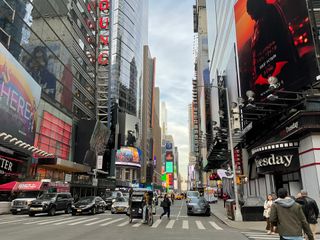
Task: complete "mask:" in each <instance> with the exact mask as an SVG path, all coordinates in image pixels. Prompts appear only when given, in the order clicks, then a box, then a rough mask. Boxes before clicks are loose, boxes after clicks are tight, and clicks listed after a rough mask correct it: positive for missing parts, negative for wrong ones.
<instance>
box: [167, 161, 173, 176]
mask: <svg viewBox="0 0 320 240" xmlns="http://www.w3.org/2000/svg"><path fill="white" fill-rule="evenodd" d="M166 172H167V173H173V162H166Z"/></svg>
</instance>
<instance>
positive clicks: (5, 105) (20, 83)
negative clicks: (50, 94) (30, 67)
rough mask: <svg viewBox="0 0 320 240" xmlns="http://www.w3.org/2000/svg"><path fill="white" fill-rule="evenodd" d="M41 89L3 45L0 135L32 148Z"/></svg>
mask: <svg viewBox="0 0 320 240" xmlns="http://www.w3.org/2000/svg"><path fill="white" fill-rule="evenodd" d="M40 96H41V87H40V85H39V84H37V83H36V82H35V81H34V80H33V78H32V77H31V76H30V75H29V74H28V73H27V72H26V71H25V69H24V68H23V67H22V66H21V65H20V64H19V63H18V62H17V60H16V59H15V58H14V57H13V56H12V55H11V54H10V53H9V52H8V50H7V49H6V48H5V47H4V46H3V45H2V44H0V109H1V117H0V126H1V127H0V131H1V132H6V133H9V134H10V135H12V136H13V137H14V138H17V139H19V140H21V141H24V142H26V143H28V144H30V145H33V141H34V133H35V129H36V122H37V118H38V114H37V108H38V105H39V101H40Z"/></svg>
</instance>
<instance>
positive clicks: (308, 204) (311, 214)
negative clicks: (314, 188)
mask: <svg viewBox="0 0 320 240" xmlns="http://www.w3.org/2000/svg"><path fill="white" fill-rule="evenodd" d="M296 202H297V203H299V204H300V205H301V207H302V210H303V213H304V215H305V217H306V219H307V222H308V223H309V226H310V229H311V231H312V234H313V237H314V238H316V231H317V223H318V221H317V219H318V215H319V208H318V205H317V203H316V201H315V200H314V199H312V198H311V197H308V192H307V191H305V190H301V192H300V194H298V195H297V199H296Z"/></svg>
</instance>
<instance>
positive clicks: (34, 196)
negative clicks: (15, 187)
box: [17, 191, 39, 198]
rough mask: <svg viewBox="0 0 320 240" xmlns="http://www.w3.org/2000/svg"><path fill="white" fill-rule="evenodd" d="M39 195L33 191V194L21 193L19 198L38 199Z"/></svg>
mask: <svg viewBox="0 0 320 240" xmlns="http://www.w3.org/2000/svg"><path fill="white" fill-rule="evenodd" d="M38 195H39V192H38V191H31V192H20V193H18V195H17V198H37V197H38Z"/></svg>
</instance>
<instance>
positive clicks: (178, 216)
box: [177, 202, 184, 220]
mask: <svg viewBox="0 0 320 240" xmlns="http://www.w3.org/2000/svg"><path fill="white" fill-rule="evenodd" d="M183 206H184V202H182V204H181V206H180V210H179V213H178V215H177V220H178V219H179V217H180V214H181V210H182V207H183Z"/></svg>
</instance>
